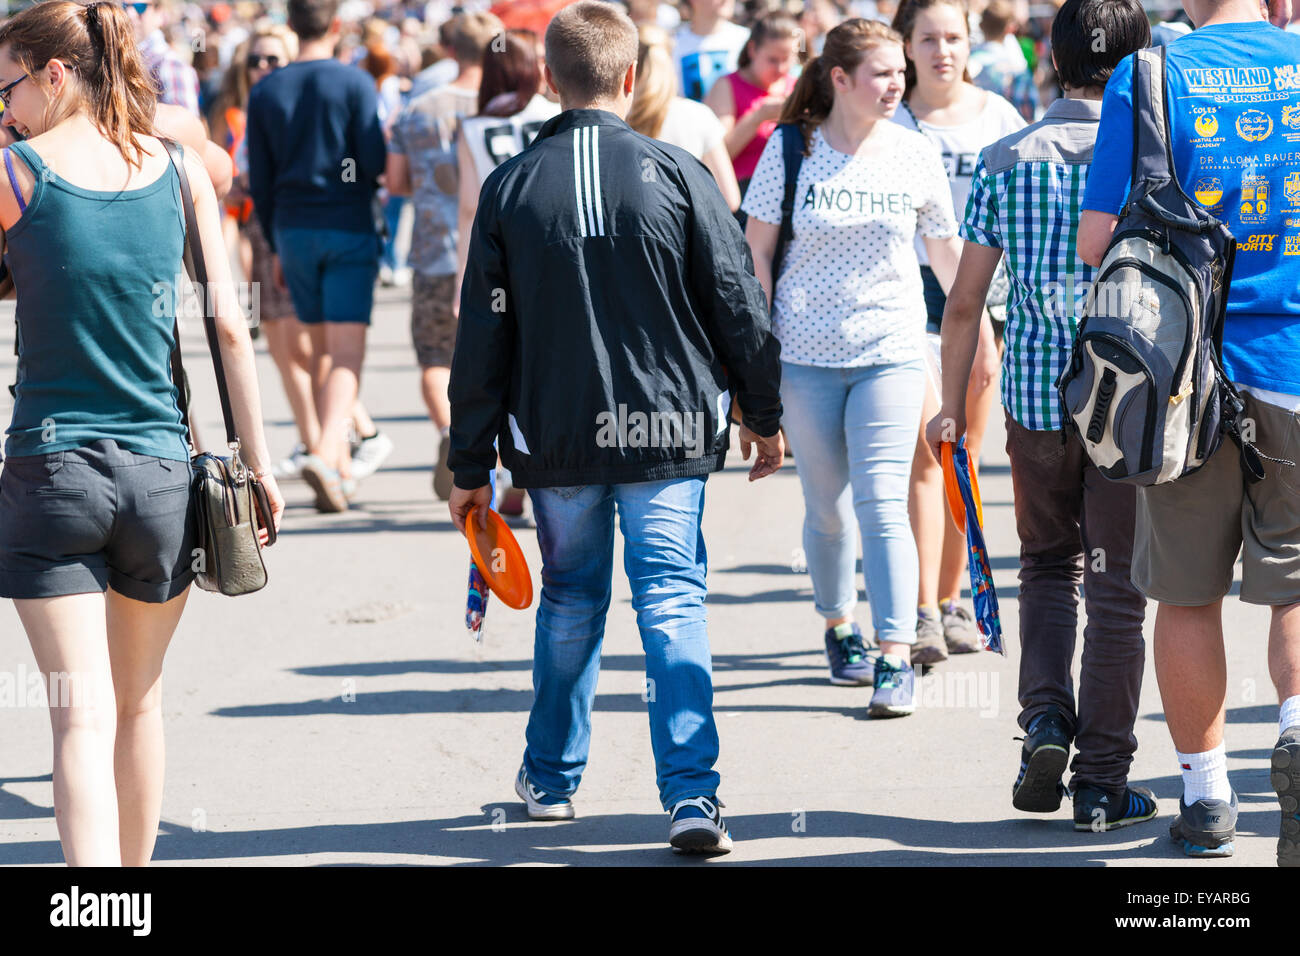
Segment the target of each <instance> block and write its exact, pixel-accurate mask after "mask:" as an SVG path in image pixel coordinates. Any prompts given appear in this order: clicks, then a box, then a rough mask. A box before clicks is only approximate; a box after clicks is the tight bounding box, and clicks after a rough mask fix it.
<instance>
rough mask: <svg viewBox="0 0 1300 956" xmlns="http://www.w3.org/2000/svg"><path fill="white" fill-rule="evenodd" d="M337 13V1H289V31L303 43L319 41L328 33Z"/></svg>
mask: <svg viewBox="0 0 1300 956" xmlns="http://www.w3.org/2000/svg"><path fill="white" fill-rule="evenodd" d="M338 12H339V0H289V10H288V14H289V29H290V30H292V31H293V32H294V33H296V34H298V39H299V40H300V41H302V42H303V43H310V42H311V41H312V40H319V39H320V38H321V37H323V36H324V35H325V34H327V33H329V32H330V24H331V23H333V22H334V18H335V17H336V16H337V15H338Z"/></svg>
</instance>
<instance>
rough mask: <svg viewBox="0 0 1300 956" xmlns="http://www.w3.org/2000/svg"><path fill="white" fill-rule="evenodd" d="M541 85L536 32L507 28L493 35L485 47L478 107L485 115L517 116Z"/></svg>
mask: <svg viewBox="0 0 1300 956" xmlns="http://www.w3.org/2000/svg"><path fill="white" fill-rule="evenodd" d="M541 85H542V74H541V69H540V67H539V66H538V64H537V34H536V33H534V32H533V31H532V30H507V31H506V32H505V33H504V34H500V35H499V36H497V37H495V38H493V40H492V41H491V42H490V43H489V44H488V46H487V49H486V50H484V51H483V80H482V82H481V83H479V87H478V111H479V113H480V114H481V115H484V116H514V115H515V114H516V113H518V112H519V111H520V110H522V109H523V108H524V107H525V106H527V105H528V102H529V101H530V100H531V99H532V98H533V97H534V96H536V95H537V91H538V89H540V88H541ZM506 94H509V95H506ZM494 100H496V101H497V102H493V101H494Z"/></svg>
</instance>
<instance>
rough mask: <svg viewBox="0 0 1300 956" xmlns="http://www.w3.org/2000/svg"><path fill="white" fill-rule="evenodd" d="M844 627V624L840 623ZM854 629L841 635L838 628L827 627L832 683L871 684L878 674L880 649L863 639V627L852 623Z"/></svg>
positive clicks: (847, 685)
mask: <svg viewBox="0 0 1300 956" xmlns="http://www.w3.org/2000/svg"><path fill="white" fill-rule="evenodd" d="M840 626H841V627H844V625H840ZM850 627H852V631H851V632H850V633H849V634H847V635H845V636H843V637H841V636H840V635H838V634H836V633H835V631H836V629H835V628H833V627H828V628H827V629H826V635H825V641H826V662H827V663H828V664H830V666H831V683H832V684H837V685H839V686H841V687H860V686H863V685H865V686H868V687H870V686H871V683H872V681H874V680H875V676H876V658H877V657H879V656H880V651H879V649H878V648H875V647H867V645H866V644H865V643H864V642H863V639H862V629H861V628H859V627H858V625H857V624H852V625H850Z"/></svg>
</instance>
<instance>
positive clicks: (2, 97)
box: [0, 73, 27, 113]
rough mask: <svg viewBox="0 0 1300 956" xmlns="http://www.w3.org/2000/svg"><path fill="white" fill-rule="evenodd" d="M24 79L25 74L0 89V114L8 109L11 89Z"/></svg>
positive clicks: (25, 77)
mask: <svg viewBox="0 0 1300 956" xmlns="http://www.w3.org/2000/svg"><path fill="white" fill-rule="evenodd" d="M25 79H27V74H26V73H24V74H23V75H22V76H20V77H18V79H16V80H14V81H13V82H12V83H10V84H9V85H8V86H4V87H0V113H2V112H4V111H5V109H7V108H8V107H9V97H10V96H11V95H12V94H11V91H12V90H13V88H14V87H15V86H17V85H18V84H19V83H21V82H22V81H23V80H25Z"/></svg>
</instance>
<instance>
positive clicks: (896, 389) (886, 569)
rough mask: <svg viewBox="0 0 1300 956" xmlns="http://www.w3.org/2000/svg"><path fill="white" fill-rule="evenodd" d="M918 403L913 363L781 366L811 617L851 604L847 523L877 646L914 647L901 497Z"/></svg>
mask: <svg viewBox="0 0 1300 956" xmlns="http://www.w3.org/2000/svg"><path fill="white" fill-rule="evenodd" d="M924 395H925V366H924V365H923V364H922V362H921V359H919V358H918V359H917V360H916V361H915V362H908V363H905V364H899V365H868V366H865V367H863V368H817V367H814V366H811V365H791V364H790V363H788V362H782V363H781V402H782V404H783V405H784V407H785V414H784V416H783V417H782V420H781V422H782V424H783V425H784V426H785V433H786V437H787V438H788V439H789V440H790V445H791V447H792V448H793V449H794V460H795V467H796V469H797V470H798V472H799V483H800V485H802V486H803V500H804V520H803V547H804V553H805V554H806V556H807V560H808V572H809V574H810V575H811V576H812V582H813V597H814V599H815V600H816V602H817V613H818V614H820V615H822V616H823V617H825V618H835V617H840V616H845V615H848V614H849V613H850V612H852V610H853V608H854V607H855V606H856V605H857V602H858V591H857V585H856V583H855V581H854V564H855V559H856V557H857V548H856V543H855V541H854V538H853V521H854V517H855V516H856V517H857V524H858V528H859V530H860V531H861V533H862V569H863V572H864V577H865V578H866V583H867V601H868V602H869V603H870V605H871V623H872V626H873V627H874V628H875V631H876V637H877V639H878V640H880V641H897V642H899V643H902V644H914V643H915V642H916V599H917V590H918V588H919V587H920V582H919V571H918V565H917V557H916V539H915V538H914V537H913V536H912V527H911V524H910V523H909V522H908V517H907V489H908V480H909V478H910V476H911V472H912V455H913V452H914V451H915V449H916V441H917V433H918V430H919V429H920V427H921V402H922V400H923V398H924Z"/></svg>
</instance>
